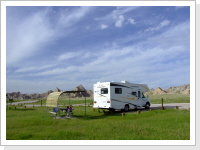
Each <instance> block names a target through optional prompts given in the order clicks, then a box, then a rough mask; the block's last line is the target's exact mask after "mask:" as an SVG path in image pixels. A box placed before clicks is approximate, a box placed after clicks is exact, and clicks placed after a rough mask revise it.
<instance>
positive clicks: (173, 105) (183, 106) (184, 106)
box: [7, 100, 190, 110]
mask: <svg viewBox="0 0 200 150" xmlns="http://www.w3.org/2000/svg"><path fill="white" fill-rule="evenodd" d="M38 101H40V100H29V101H21V102H13V103H12V105H18V104H25V105H24V106H33V105H34V103H36V102H38ZM28 103H29V104H28ZM30 103H33V104H30ZM7 105H11V103H7ZM34 106H41V105H39V104H38V105H34ZM42 106H45V105H42ZM60 106H62V105H60ZM73 106H85V104H74V105H73ZM86 106H88V104H86ZM161 106H162V105H161V104H151V107H150V108H151V109H152V110H153V109H161ZM163 106H164V108H174V109H175V108H176V107H178V108H179V109H189V108H190V103H168V104H163ZM90 107H92V105H90ZM138 109H140V108H138ZM143 109H144V108H141V110H143Z"/></svg>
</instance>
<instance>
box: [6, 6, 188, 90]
mask: <svg viewBox="0 0 200 150" xmlns="http://www.w3.org/2000/svg"><path fill="white" fill-rule="evenodd" d="M124 80H126V81H130V82H133V83H145V84H148V86H149V88H157V87H161V88H168V87H170V86H179V85H183V84H189V83H190V7H182V6H178V7H175V6H168V7H167V6H141V7H136V6H128V7H119V6H116V7H114V6H88V7H87V6H83V7H79V6H69V7H65V6H62V7H59V6H54V7H51V6H46V7H43V6H35V7H33V6H7V10H6V92H16V91H20V92H21V93H43V92H46V91H47V90H54V89H55V88H56V87H58V88H60V89H61V90H72V89H74V88H75V87H76V86H78V85H79V84H82V85H83V86H84V87H85V88H86V89H87V90H92V88H93V84H94V83H96V82H98V81H101V82H104V81H124Z"/></svg>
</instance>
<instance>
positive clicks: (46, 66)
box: [15, 65, 55, 73]
mask: <svg viewBox="0 0 200 150" xmlns="http://www.w3.org/2000/svg"><path fill="white" fill-rule="evenodd" d="M53 66H55V65H45V66H31V67H30V66H29V67H22V68H19V69H17V70H16V71H15V72H16V73H22V72H30V71H33V72H34V71H39V70H43V69H48V68H51V67H53Z"/></svg>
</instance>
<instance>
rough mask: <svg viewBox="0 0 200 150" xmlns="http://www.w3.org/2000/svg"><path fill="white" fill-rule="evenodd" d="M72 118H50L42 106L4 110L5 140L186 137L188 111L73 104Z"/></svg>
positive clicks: (187, 135) (188, 135)
mask: <svg viewBox="0 0 200 150" xmlns="http://www.w3.org/2000/svg"><path fill="white" fill-rule="evenodd" d="M74 109H75V110H74V116H73V117H74V119H53V118H51V117H50V116H49V114H48V113H47V112H46V107H34V108H26V109H24V108H21V109H20V108H17V109H14V108H13V109H7V113H6V139H7V140H189V139H190V112H189V111H188V110H176V109H166V110H153V111H147V112H141V114H137V113H136V111H133V112H131V113H126V115H125V116H122V115H121V113H119V112H116V113H114V114H104V113H102V112H101V113H99V112H98V111H97V109H96V111H94V110H93V109H92V107H87V109H86V110H87V111H86V116H85V117H84V107H78V106H77V107H74Z"/></svg>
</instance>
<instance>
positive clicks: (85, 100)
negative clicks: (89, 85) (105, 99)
mask: <svg viewBox="0 0 200 150" xmlns="http://www.w3.org/2000/svg"><path fill="white" fill-rule="evenodd" d="M85 117H86V95H85Z"/></svg>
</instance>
